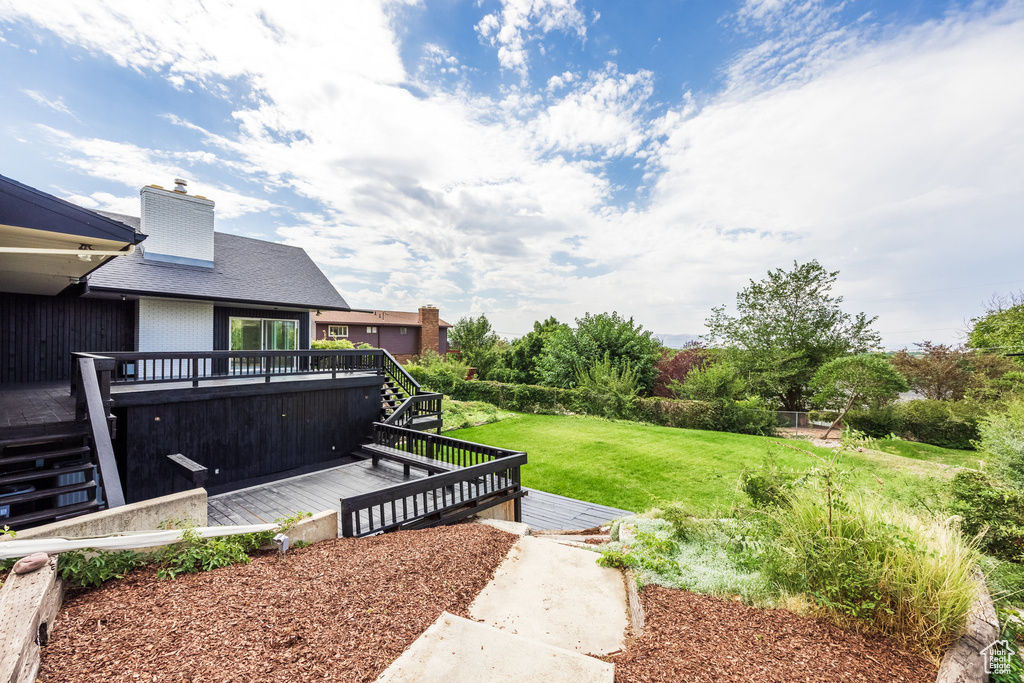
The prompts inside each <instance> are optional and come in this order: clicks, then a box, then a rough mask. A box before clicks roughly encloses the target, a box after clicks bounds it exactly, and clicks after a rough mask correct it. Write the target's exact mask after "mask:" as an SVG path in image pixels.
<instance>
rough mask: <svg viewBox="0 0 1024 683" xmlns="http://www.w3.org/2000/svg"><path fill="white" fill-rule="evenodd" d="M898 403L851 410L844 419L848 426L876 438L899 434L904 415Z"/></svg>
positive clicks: (901, 429)
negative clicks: (869, 408) (870, 408)
mask: <svg viewBox="0 0 1024 683" xmlns="http://www.w3.org/2000/svg"><path fill="white" fill-rule="evenodd" d="M897 405H898V404H897ZM897 405H887V406H882V407H881V408H878V409H876V410H851V411H850V412H848V413H847V414H846V417H845V418H843V421H844V422H845V423H846V425H847V426H848V427H853V428H854V429H856V430H858V431H861V432H864V433H865V434H867V435H868V436H871V437H874V438H876V439H881V438H884V437H886V436H889V435H890V434H899V433H901V432H902V431H903V417H902V415H901V414H900V411H899V408H898V407H897ZM812 419H813V418H812ZM833 419H835V418H834V417H833Z"/></svg>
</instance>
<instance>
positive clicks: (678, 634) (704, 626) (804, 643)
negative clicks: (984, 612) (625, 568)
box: [610, 586, 937, 683]
mask: <svg viewBox="0 0 1024 683" xmlns="http://www.w3.org/2000/svg"><path fill="white" fill-rule="evenodd" d="M642 600H643V604H644V609H645V610H646V620H645V626H644V632H643V635H641V636H640V637H639V638H637V639H636V640H635V641H633V642H632V643H631V644H630V645H629V647H627V648H626V651H625V652H623V653H622V654H619V655H615V656H614V657H611V658H610V660H611V661H613V662H614V663H615V680H616V681H618V682H620V683H625V682H627V681H628V682H630V683H633V682H634V681H643V682H647V681H665V682H669V681H671V682H672V683H676V682H678V681H687V682H688V683H698V682H701V681H717V682H722V683H724V682H726V681H766V682H779V683H783V682H784V683H793V682H796V681H814V683H821V681H829V682H832V681H858V682H874V681H878V683H883V682H884V683H896V682H897V681H907V682H908V683H909V682H914V683H917V682H921V683H924V682H925V681H928V682H929V683H932V682H934V681H935V676H936V674H937V669H936V667H935V666H934V665H933V664H932V663H931V662H929V661H928V660H926V659H924V658H922V657H920V656H918V655H915V654H911V653H908V652H905V651H903V650H901V648H900V646H899V645H898V644H897V643H895V642H894V641H891V640H888V639H886V638H881V637H876V636H870V635H864V634H859V633H855V632H852V631H848V630H845V629H842V628H839V627H838V626H835V625H833V624H830V623H826V622H823V621H819V620H815V619H810V618H807V617H801V616H798V615H796V614H793V613H792V612H787V611H785V610H779V609H771V610H765V609H755V608H753V607H749V606H747V605H744V604H742V603H739V602H730V601H727V600H720V599H717V598H711V597H708V596H704V595H696V594H694V593H689V592H686V591H680V590H672V589H668V588H661V587H659V586H648V587H646V588H645V589H644V591H643V594H642Z"/></svg>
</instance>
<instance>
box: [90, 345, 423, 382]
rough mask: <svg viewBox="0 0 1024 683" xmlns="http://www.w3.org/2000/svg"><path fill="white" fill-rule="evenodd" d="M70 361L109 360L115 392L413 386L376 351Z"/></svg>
mask: <svg viewBox="0 0 1024 683" xmlns="http://www.w3.org/2000/svg"><path fill="white" fill-rule="evenodd" d="M73 355H74V356H76V357H93V358H108V359H111V360H113V361H114V369H113V372H112V374H111V377H110V383H111V384H112V385H115V386H116V385H134V384H158V383H167V382H191V383H192V386H193V387H198V386H199V384H200V383H201V382H204V381H210V380H219V379H225V378H232V379H252V378H262V379H263V380H264V381H266V382H270V381H271V380H272V379H273V378H275V377H284V376H291V375H330V376H331V377H332V378H336V377H337V376H338V373H343V374H344V373H355V372H372V373H377V374H380V375H383V374H385V373H386V372H388V371H389V370H390V371H391V372H396V375H397V376H399V377H400V378H401V379H402V380H403V381H406V382H413V381H414V380H413V379H412V377H410V376H409V375H408V374H407V373H406V372H405V370H404V369H403V368H402V367H401V365H398V363H395V362H394V358H392V357H391V355H390V354H388V353H387V351H383V350H381V349H365V350H362V349H359V350H348V349H331V350H321V349H312V350H308V351H307V350H303V351H176V352H140V351H117V352H110V353H75V354H73ZM392 363H393V364H394V365H397V366H398V367H397V370H396V369H394V368H391V367H390V366H391V365H392ZM388 374H390V373H388ZM417 388H418V385H417ZM73 391H74V388H73Z"/></svg>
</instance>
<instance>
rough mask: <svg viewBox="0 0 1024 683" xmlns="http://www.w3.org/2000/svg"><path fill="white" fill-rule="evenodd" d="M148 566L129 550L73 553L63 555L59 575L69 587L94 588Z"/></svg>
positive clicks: (58, 563)
mask: <svg viewBox="0 0 1024 683" xmlns="http://www.w3.org/2000/svg"><path fill="white" fill-rule="evenodd" d="M146 563H147V558H146V556H144V555H142V554H140V553H134V552H132V551H130V550H121V551H118V552H97V551H95V550H88V549H87V550H82V551H78V550H71V551H68V552H63V553H61V554H60V556H59V559H58V560H57V572H58V573H59V574H60V577H61V578H62V579H63V580H64V582H65V583H66V584H67V585H68V586H71V587H77V588H92V587H94V586H99V585H101V584H103V583H105V582H107V581H110V580H111V579H121V578H124V576H125V575H126V574H128V573H129V572H130V571H132V570H133V569H136V568H138V567H142V566H143V565H145V564H146Z"/></svg>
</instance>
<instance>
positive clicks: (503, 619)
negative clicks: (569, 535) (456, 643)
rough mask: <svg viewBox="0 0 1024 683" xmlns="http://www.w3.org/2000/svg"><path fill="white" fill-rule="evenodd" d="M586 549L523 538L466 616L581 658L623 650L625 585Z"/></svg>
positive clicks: (619, 574) (625, 614) (532, 537)
mask: <svg viewBox="0 0 1024 683" xmlns="http://www.w3.org/2000/svg"><path fill="white" fill-rule="evenodd" d="M597 558H598V555H597V553H595V552H592V551H590V550H585V549H583V548H574V547H571V546H568V545H563V544H560V543H558V542H557V538H551V539H548V538H543V537H534V536H524V537H522V538H520V539H519V542H518V543H517V544H516V546H515V547H514V548H513V549H512V550H511V552H509V555H508V557H507V558H506V559H505V561H504V562H503V563H502V564H501V566H500V567H498V570H497V571H496V572H495V574H494V578H493V579H492V580H491V582H490V583H489V584H487V586H486V587H485V588H484V590H483V591H481V593H480V595H478V596H477V598H476V600H475V601H474V602H473V604H472V605H470V608H469V613H470V616H471V617H472V618H474V619H476V620H478V621H482V622H484V623H486V624H489V625H491V626H493V627H495V628H497V629H502V630H504V631H506V632H508V633H511V634H516V635H521V636H525V637H527V638H530V639H531V640H534V641H537V642H540V643H546V644H548V645H553V646H555V647H560V648H564V649H566V650H573V651H576V652H581V653H586V654H595V655H601V654H609V653H611V652H615V651H616V650H620V649H622V647H623V642H624V637H625V631H626V627H627V625H628V616H627V598H626V587H625V584H624V583H623V579H622V574H621V573H620V572H619V571H618V570H616V569H609V568H605V567H599V566H598V565H597Z"/></svg>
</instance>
